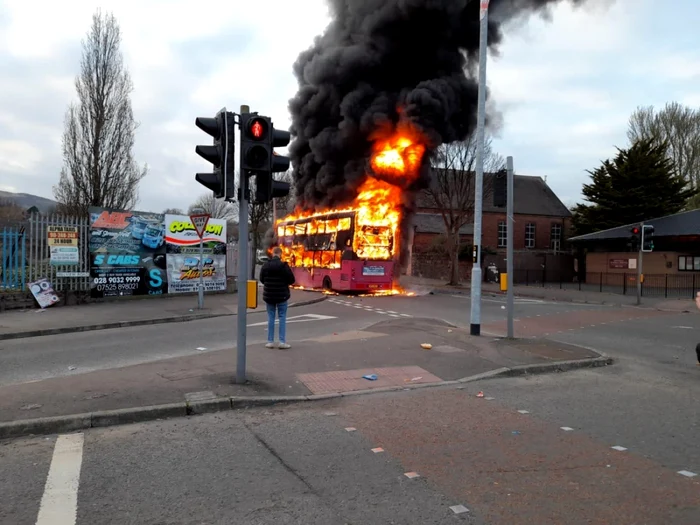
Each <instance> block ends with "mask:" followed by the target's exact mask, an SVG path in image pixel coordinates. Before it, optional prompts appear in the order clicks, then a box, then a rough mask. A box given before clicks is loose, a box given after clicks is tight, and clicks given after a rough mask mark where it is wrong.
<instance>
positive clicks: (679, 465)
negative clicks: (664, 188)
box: [0, 295, 700, 525]
mask: <svg viewBox="0 0 700 525" xmlns="http://www.w3.org/2000/svg"><path fill="white" fill-rule="evenodd" d="M504 305H505V299H504V298H503V297H500V296H495V297H488V296H487V297H485V298H484V303H483V317H482V322H483V323H484V324H489V323H492V324H493V323H497V322H500V321H502V320H503V318H504V316H505V310H504V309H502V306H504ZM289 316H290V321H293V320H294V319H291V318H296V321H303V322H290V324H289V326H288V332H289V336H290V337H289V339H290V340H291V342H292V343H293V344H294V343H295V342H299V341H301V340H303V339H306V338H312V337H318V336H320V335H324V334H328V333H333V332H340V331H344V330H353V329H363V328H365V327H367V326H370V325H372V324H374V323H376V322H377V321H380V320H383V319H391V318H397V319H398V318H411V317H414V318H415V317H433V318H438V319H443V320H445V321H447V322H450V323H453V324H457V325H462V326H467V325H468V323H469V297H468V296H449V295H423V296H419V297H402V296H398V297H355V298H350V297H330V298H329V299H328V300H326V301H324V302H322V303H318V304H315V305H310V306H307V307H299V308H294V309H290V310H289ZM319 316H321V317H319ZM516 318H518V319H520V320H521V321H522V322H527V323H531V324H530V325H529V328H528V330H529V331H530V332H529V333H538V331H539V332H541V333H542V334H544V333H545V332H546V333H548V334H549V335H548V337H549V338H552V339H555V340H560V341H564V342H569V343H574V344H579V345H584V346H588V347H592V348H594V349H596V350H599V351H603V352H605V353H607V354H609V355H611V356H613V357H615V358H616V360H617V363H616V364H615V365H614V366H612V367H607V368H602V369H601V368H598V369H590V370H581V371H576V372H567V373H564V374H552V375H543V376H535V377H521V378H509V379H497V380H485V381H481V382H478V383H473V384H468V385H465V386H464V388H463V389H460V390H458V389H455V388H442V389H428V390H422V391H413V392H399V393H393V394H375V395H372V396H364V397H360V398H344V399H342V400H339V401H333V402H323V403H318V404H313V405H305V406H303V407H302V406H288V407H283V408H279V409H274V410H251V411H246V412H227V413H222V414H219V415H210V416H202V417H196V418H188V419H186V420H172V421H165V422H152V423H147V424H141V425H131V426H123V427H114V428H110V429H99V430H98V429H95V430H90V431H88V432H86V433H85V435H84V444H83V443H82V442H80V443H77V442H76V441H75V440H81V439H83V438H61V439H60V446H57V444H56V443H57V438H56V437H55V436H53V437H50V438H36V439H23V440H15V441H11V442H5V443H1V444H0V472H2V475H1V476H0V491H2V493H3V503H2V504H1V505H0V524H3V525H4V524H5V523H8V524H13V525H14V524H25V523H27V524H38V525H46V524H47V523H57V521H55V520H53V521H51V519H48V518H47V519H48V521H43V522H42V521H40V520H39V521H37V518H38V517H39V518H41V516H42V515H46V516H49V514H48V512H49V511H50V510H52V509H51V505H50V502H51V501H53V500H52V499H51V497H50V495H49V496H46V495H45V490H46V487H54V486H55V484H54V482H53V481H51V483H48V484H47V477H49V478H51V475H50V474H49V466H50V465H51V462H52V457H53V455H54V454H55V450H56V449H57V447H58V448H60V449H61V450H62V452H61V453H60V454H59V456H60V457H61V458H63V461H62V462H61V463H60V464H61V465H63V467H62V468H65V469H68V471H66V472H62V473H59V474H60V475H59V476H58V478H57V479H59V480H61V479H63V480H65V479H70V475H69V474H71V472H72V475H73V476H74V477H76V482H78V481H79V490H78V492H77V495H76V500H75V501H76V503H75V505H76V508H77V514H76V516H77V521H76V520H74V521H73V522H71V521H66V523H69V524H70V523H77V524H79V525H87V524H93V523H94V524H102V523H106V524H109V523H115V524H116V523H119V524H122V523H124V524H130V523H134V524H137V523H138V524H163V523H167V524H172V525H174V524H200V523H207V524H217V523H221V524H230V523H234V524H235V523H245V524H263V523H265V524H266V523H275V524H276V523H319V524H324V525H325V524H336V523H338V524H350V523H352V524H374V523H378V524H379V523H381V524H384V523H397V524H399V523H400V524H404V523H421V524H423V523H453V522H456V521H458V520H463V521H466V522H468V523H493V524H500V523H503V524H506V523H507V524H512V523H518V524H529V523H532V524H533V525H534V524H537V525H541V524H543V523H567V524H578V523H586V524H589V523H601V524H602V523H605V524H607V523H615V524H616V525H619V524H621V525H625V524H627V523H629V524H632V523H647V524H657V523H658V524H660V525H661V524H664V525H665V524H667V523H673V524H674V525H676V524H680V525H697V523H700V491H699V490H698V489H700V481H698V480H700V475H697V476H695V475H694V474H696V473H697V474H700V448H699V447H697V445H696V442H697V435H698V431H699V430H700V429H699V428H698V427H699V426H700V416H698V411H697V400H698V399H700V366H696V359H695V353H694V349H695V344H696V343H697V341H698V340H699V339H700V337H699V334H700V315H697V314H696V313H695V312H693V313H687V314H672V313H663V312H655V311H651V310H640V309H637V308H631V307H624V308H618V307H610V306H597V305H575V304H568V303H556V302H548V301H542V300H535V299H519V300H518V301H517V302H516ZM235 319H236V318H235V317H224V318H219V319H208V320H201V321H195V322H188V323H174V324H167V325H155V326H144V327H134V328H125V329H119V330H106V331H95V332H86V333H78V334H66V335H61V336H52V337H46V338H32V339H26V340H16V341H3V342H2V346H1V347H0V384H11V383H13V382H20V381H26V380H31V379H32V378H40V377H49V376H55V375H65V374H73V373H80V372H84V371H87V370H90V369H93V370H94V369H108V368H112V367H115V366H123V365H125V364H134V363H138V362H146V361H153V360H158V359H163V358H166V357H173V356H180V355H190V354H196V353H199V352H200V351H199V350H197V347H205V348H206V350H204V351H205V352H208V351H213V350H218V349H223V348H230V347H231V346H232V344H234V343H235V327H236V323H235ZM248 324H249V325H251V326H250V327H249V341H250V342H251V344H257V343H262V342H263V341H264V340H265V316H264V315H263V314H261V313H255V314H252V315H251V316H250V318H249V320H248ZM517 335H518V334H517V333H516V336H517ZM76 365H77V368H76V370H74V371H72V370H69V367H70V366H76ZM478 391H483V392H484V393H485V396H486V398H491V399H489V400H487V399H486V398H477V397H476V393H477V392H478ZM519 411H523V412H519ZM329 412H332V413H333V414H336V415H329ZM346 427H353V428H356V429H357V430H355V431H353V432H348V431H347V430H345V429H346ZM78 444H79V445H80V446H79V447H78ZM376 447H382V448H383V449H384V451H383V452H378V453H374V452H372V450H371V449H372V448H376ZM612 447H621V449H622V450H616V449H614V448H612ZM78 451H79V452H78ZM78 456H79V459H80V464H79V465H78V466H77V467H76V466H75V464H73V467H72V468H73V470H72V471H71V470H70V468H71V467H70V465H71V463H70V461H69V460H66V458H73V461H74V462H75V461H77V460H78ZM410 471H416V472H418V473H419V475H420V477H419V478H417V479H409V478H407V477H406V476H405V475H404V473H406V472H410ZM54 477H55V476H54ZM51 479H52V480H53V478H51ZM70 486H73V485H70ZM42 498H44V501H45V502H46V503H44V506H45V507H46V509H44V511H42V512H43V513H44V514H41V513H40V511H39V509H40V507H41V506H42ZM60 500H61V501H64V502H67V503H65V504H62V506H61V508H59V509H58V510H57V512H66V511H68V512H69V513H70V511H71V509H70V505H71V501H72V500H71V499H70V498H69V497H68V498H67V497H64V496H63V495H62V496H61V498H60ZM66 505H67V506H68V507H69V508H68V509H66ZM454 505H464V506H465V507H466V508H468V509H469V511H468V512H464V513H462V514H459V515H458V514H455V513H454V511H452V510H450V507H451V506H454ZM47 509H48V510H47ZM54 510H56V509H54ZM73 511H74V512H75V509H73ZM470 520H471V521H470ZM61 523H63V522H61Z"/></svg>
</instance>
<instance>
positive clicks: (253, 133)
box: [248, 118, 269, 141]
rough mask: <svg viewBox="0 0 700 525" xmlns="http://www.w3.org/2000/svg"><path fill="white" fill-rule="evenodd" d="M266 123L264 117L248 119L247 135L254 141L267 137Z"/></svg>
mask: <svg viewBox="0 0 700 525" xmlns="http://www.w3.org/2000/svg"><path fill="white" fill-rule="evenodd" d="M268 127H269V126H268V124H267V121H266V120H265V119H262V118H252V119H250V120H249V121H248V136H249V137H250V138H251V139H253V140H256V141H262V140H265V139H266V138H267V134H268V131H269V130H268Z"/></svg>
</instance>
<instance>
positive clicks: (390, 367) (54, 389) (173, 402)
mask: <svg viewBox="0 0 700 525" xmlns="http://www.w3.org/2000/svg"><path fill="white" fill-rule="evenodd" d="M292 344H293V347H292V348H291V349H290V350H279V349H267V348H265V347H264V346H263V345H262V343H260V344H250V345H249V348H248V356H247V357H248V369H247V372H248V380H249V381H248V383H247V384H244V385H240V384H235V362H236V351H235V349H230V350H222V351H215V352H208V353H202V354H197V355H192V356H188V357H179V358H173V359H167V360H162V361H156V362H152V363H145V364H139V365H134V366H128V367H123V368H116V369H110V370H103V371H97V372H88V373H82V374H81V373H80V364H79V363H76V365H77V367H78V368H77V370H76V372H75V375H70V376H66V377H61V378H54V379H48V380H43V381H36V382H30V383H23V384H16V385H8V386H4V387H0V421H2V422H13V421H15V422H18V421H19V422H20V423H19V427H18V426H17V424H16V423H15V424H14V426H13V424H12V423H10V424H9V426H8V425H7V424H4V423H0V438H2V437H11V436H13V435H20V434H22V433H23V432H24V433H27V432H35V433H42V432H44V433H46V432H48V433H51V432H56V431H59V430H64V429H65V427H61V426H60V425H62V424H64V423H65V421H67V420H66V419H65V418H64V419H61V418H60V417H59V418H56V419H51V418H55V417H56V416H70V415H72V414H82V416H80V419H79V420H80V421H82V422H83V423H82V424H85V423H84V421H85V420H86V418H87V421H88V422H89V421H91V420H92V418H94V417H102V420H103V421H104V417H103V416H99V415H98V416H96V415H95V414H100V413H103V412H104V411H112V410H118V409H125V412H122V413H121V414H124V413H126V414H142V412H139V410H140V409H138V407H144V406H151V405H159V406H165V407H169V408H167V410H166V412H162V411H158V410H155V411H151V412H149V414H153V415H152V417H155V418H158V417H166V415H167V414H171V412H172V411H173V410H175V412H174V414H175V415H185V414H186V413H187V411H188V410H189V409H190V405H191V404H196V403H199V402H202V401H204V402H209V403H213V404H214V405H215V406H216V407H221V406H222V405H221V403H223V405H226V408H231V405H232V402H231V401H230V400H231V398H232V396H233V397H236V396H242V397H243V398H245V397H251V396H258V397H260V396H264V397H265V398H267V399H269V400H271V402H274V401H275V400H280V399H281V400H284V398H285V397H286V396H301V397H297V398H296V400H306V399H309V397H308V396H312V397H313V396H316V397H319V396H320V397H324V396H338V395H343V394H347V393H350V392H356V391H362V390H365V389H382V388H385V389H403V388H410V387H416V386H419V385H426V384H429V385H430V384H443V383H444V382H445V381H459V380H462V381H469V380H470V379H469V378H472V379H477V378H479V377H491V376H497V375H519V374H523V373H540V372H546V371H554V370H566V369H569V368H576V367H582V366H604V365H606V364H610V363H611V362H612V361H611V360H609V359H607V358H605V357H601V356H600V355H599V354H597V353H596V352H593V351H591V350H589V349H584V348H581V347H576V346H571V345H565V344H561V343H554V342H551V341H547V340H544V339H529V340H512V341H509V340H504V339H497V338H487V337H480V338H474V337H471V336H470V335H469V333H468V330H464V329H460V328H456V327H454V326H451V325H448V324H447V323H444V322H442V321H436V320H429V319H410V320H408V319H396V320H390V321H383V322H380V323H377V324H375V325H374V326H372V327H370V328H368V329H366V330H365V331H349V332H343V333H334V334H331V335H327V336H323V337H318V338H314V339H307V340H302V341H292ZM422 344H430V345H432V348H430V349H424V348H422V347H421V345H422ZM370 374H376V379H375V380H370V379H366V378H364V377H363V376H366V375H370ZM280 396H282V397H280ZM239 402H240V400H239V401H235V402H233V405H236V404H238V403H239ZM178 410H179V412H178ZM120 417H121V419H118V422H124V417H127V418H128V417H129V416H128V415H127V416H123V415H122V416H120ZM139 417H143V416H139ZM35 418H49V419H44V420H42V421H45V422H46V423H45V425H44V426H42V427H40V429H43V430H40V429H39V430H38V429H37V426H36V424H35V423H29V422H28V421H27V420H29V419H35ZM21 421H25V423H26V425H25V423H21ZM56 422H57V423H56ZM57 425H58V426H57ZM89 426H90V425H89ZM27 429H33V430H27Z"/></svg>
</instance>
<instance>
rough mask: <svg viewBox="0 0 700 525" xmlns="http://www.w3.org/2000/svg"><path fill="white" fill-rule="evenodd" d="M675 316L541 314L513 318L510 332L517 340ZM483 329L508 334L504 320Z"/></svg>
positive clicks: (647, 313)
mask: <svg viewBox="0 0 700 525" xmlns="http://www.w3.org/2000/svg"><path fill="white" fill-rule="evenodd" d="M676 313H677V312H662V311H659V310H643V309H636V308H622V309H606V310H583V311H582V310H578V311H575V312H564V313H561V314H554V315H542V316H541V317H537V316H533V317H520V318H517V319H515V322H514V326H513V330H514V332H515V335H516V337H539V336H543V335H548V334H553V333H557V332H564V331H568V330H579V329H581V328H587V327H590V326H596V325H599V324H611V323H619V322H624V321H632V320H634V319H646V318H649V317H660V316H664V315H675V314H676ZM482 330H483V331H484V332H486V333H493V334H499V335H502V334H505V333H506V332H507V326H506V320H503V321H497V322H494V323H486V324H484V325H483V326H482Z"/></svg>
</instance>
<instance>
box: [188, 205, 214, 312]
mask: <svg viewBox="0 0 700 525" xmlns="http://www.w3.org/2000/svg"><path fill="white" fill-rule="evenodd" d="M193 211H195V212H203V211H204V210H199V209H198V210H193ZM209 217H211V216H210V215H209V214H208V213H194V214H192V215H190V220H191V221H192V226H194V229H195V231H196V232H197V235H198V236H199V295H198V298H197V308H199V309H200V310H201V309H202V308H204V241H203V238H204V231H205V230H206V229H207V224H208V223H209Z"/></svg>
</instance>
